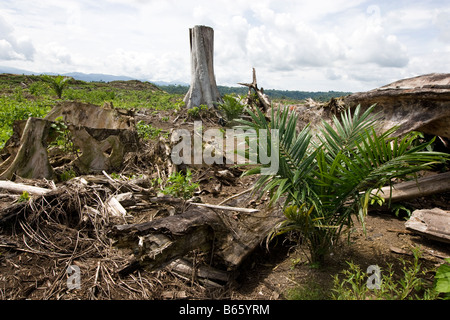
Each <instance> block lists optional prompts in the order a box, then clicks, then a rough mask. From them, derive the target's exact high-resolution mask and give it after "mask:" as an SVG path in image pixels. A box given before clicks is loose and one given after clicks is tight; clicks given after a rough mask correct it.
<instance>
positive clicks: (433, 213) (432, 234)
mask: <svg viewBox="0 0 450 320" xmlns="http://www.w3.org/2000/svg"><path fill="white" fill-rule="evenodd" d="M405 227H406V229H408V230H411V231H414V232H417V233H419V234H421V235H423V236H425V237H427V238H430V239H433V240H436V241H440V242H445V243H450V211H447V210H442V209H439V208H434V209H423V210H415V211H413V213H412V215H411V217H410V218H409V220H408V221H406V222H405Z"/></svg>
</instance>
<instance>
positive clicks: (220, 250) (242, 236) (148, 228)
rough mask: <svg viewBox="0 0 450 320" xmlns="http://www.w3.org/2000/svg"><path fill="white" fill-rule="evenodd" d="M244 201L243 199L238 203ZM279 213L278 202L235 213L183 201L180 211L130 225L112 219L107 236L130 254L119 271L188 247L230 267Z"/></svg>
mask: <svg viewBox="0 0 450 320" xmlns="http://www.w3.org/2000/svg"><path fill="white" fill-rule="evenodd" d="M245 202H248V199H245V200H244V201H243V202H242V203H245ZM283 219H284V216H283V214H282V211H281V210H280V209H278V208H270V209H266V210H264V211H261V212H258V213H253V214H246V215H241V216H239V217H236V216H232V215H227V214H223V213H222V212H221V210H217V209H214V210H213V209H211V208H208V207H204V206H189V207H188V208H187V209H186V211H185V212H184V213H182V214H178V215H174V216H169V217H165V218H161V219H156V220H153V221H150V222H145V223H141V224H131V225H116V226H114V227H113V229H112V231H111V233H110V236H111V237H112V238H115V239H116V240H117V242H116V245H117V246H118V247H119V248H128V249H131V250H132V252H134V254H135V260H133V261H132V262H131V263H130V264H129V265H128V266H126V267H125V268H123V269H122V270H120V271H119V275H121V276H123V275H126V274H128V273H130V272H133V271H134V270H136V269H138V268H141V267H145V268H147V269H150V270H155V269H158V268H160V267H164V266H166V265H167V264H169V263H170V262H171V261H173V260H175V259H178V258H182V257H183V256H185V255H186V254H187V253H189V252H191V251H192V250H194V249H199V250H200V251H202V252H205V253H211V254H212V257H211V258H212V261H213V264H214V266H219V265H220V266H221V267H220V268H222V267H223V269H226V270H228V271H231V270H235V269H236V268H238V267H239V265H240V264H241V263H242V262H243V260H244V259H245V258H246V257H247V256H248V255H249V254H250V253H251V252H253V250H254V249H256V248H257V247H258V246H259V245H261V243H262V242H263V241H264V239H265V238H266V236H267V234H268V233H269V231H271V230H272V229H273V228H274V227H275V226H276V225H277V224H278V223H279V222H281V221H283Z"/></svg>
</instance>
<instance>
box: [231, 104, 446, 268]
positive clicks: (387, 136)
mask: <svg viewBox="0 0 450 320" xmlns="http://www.w3.org/2000/svg"><path fill="white" fill-rule="evenodd" d="M373 108H374V106H372V107H371V108H369V109H368V110H367V111H366V112H364V113H362V114H361V113H360V107H359V106H358V107H357V108H356V110H355V111H354V113H353V115H352V113H351V111H350V110H348V111H346V112H344V113H342V114H341V118H340V119H338V118H337V117H336V116H335V117H334V118H333V123H332V125H330V124H328V123H326V122H323V124H322V127H321V128H319V129H320V134H319V135H318V136H317V137H315V138H316V139H313V138H314V137H313V135H312V133H311V131H310V128H309V126H306V127H305V128H304V129H303V130H302V131H300V132H297V129H296V128H297V119H298V115H297V114H296V113H295V112H291V111H290V110H289V108H279V109H278V110H277V111H274V110H273V109H272V116H271V121H270V122H269V121H267V120H266V117H265V115H264V114H263V113H262V112H261V111H260V110H259V109H257V110H256V111H257V113H256V114H255V113H253V112H252V111H251V110H248V113H249V114H250V115H251V117H252V119H253V122H250V121H245V120H242V119H237V120H236V121H237V122H238V123H241V124H243V129H254V130H255V131H256V132H258V131H259V130H261V129H264V130H266V131H267V132H271V131H273V130H278V133H279V139H278V140H279V141H271V135H270V134H268V136H267V137H263V138H264V139H266V141H267V144H266V145H267V146H268V148H267V149H268V154H269V153H271V152H275V151H276V150H277V149H273V148H272V146H275V145H278V146H279V148H278V162H279V163H278V164H279V165H278V171H277V172H274V173H273V174H265V175H260V177H259V179H258V180H257V183H256V185H255V188H256V190H259V191H260V194H261V195H263V194H264V193H265V192H268V193H269V195H270V200H271V203H275V202H276V201H278V200H279V199H281V197H285V200H283V203H284V209H285V210H284V214H285V217H286V219H285V220H284V221H283V222H282V223H280V224H279V225H278V226H277V228H276V229H275V230H274V231H273V232H272V233H271V235H270V236H269V237H268V239H269V240H270V239H273V238H275V237H276V236H277V235H279V234H282V233H285V232H290V231H293V230H296V231H299V232H300V233H301V239H302V241H303V242H304V243H305V244H306V245H307V246H308V248H309V252H310V257H309V258H310V260H311V262H319V263H322V262H323V260H324V258H325V256H326V254H327V253H329V252H330V250H331V249H332V247H333V246H334V245H335V244H336V243H337V241H338V240H339V239H340V235H341V234H342V232H343V231H344V230H348V229H349V228H350V227H351V226H352V225H353V222H354V221H355V220H354V219H353V217H354V216H355V218H357V219H359V220H360V222H361V223H362V224H363V226H364V217H365V215H366V214H367V210H368V206H369V205H370V200H371V198H372V191H374V190H377V189H379V188H381V187H383V186H385V185H391V184H392V181H393V179H396V178H400V177H406V176H408V175H413V174H414V173H416V172H419V171H421V170H426V169H429V168H430V167H431V166H432V165H434V164H436V163H443V162H444V161H445V160H446V159H448V158H449V155H448V154H445V153H438V152H430V151H427V147H428V146H429V145H430V144H431V143H432V142H433V141H430V142H426V143H422V144H417V145H416V143H417V141H416V136H415V134H409V135H406V136H405V137H403V138H395V137H392V135H391V134H392V133H393V132H394V131H395V130H396V128H393V129H392V130H389V131H387V132H384V133H381V134H379V133H377V132H376V131H375V130H374V124H375V122H376V117H374V116H372V115H371V112H372V110H373ZM259 138H261V137H259ZM249 148H252V147H251V144H250V146H249ZM271 149H273V150H271ZM256 151H257V150H251V149H249V150H247V152H248V154H250V155H251V154H252V153H254V152H256ZM271 158H274V157H273V156H271ZM270 166H271V163H269V164H267V165H260V166H259V167H257V168H253V169H250V170H248V171H247V173H246V174H257V173H261V169H262V168H265V167H266V168H267V167H270Z"/></svg>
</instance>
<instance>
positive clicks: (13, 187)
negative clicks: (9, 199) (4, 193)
mask: <svg viewBox="0 0 450 320" xmlns="http://www.w3.org/2000/svg"><path fill="white" fill-rule="evenodd" d="M0 189H4V190H8V191H11V192H14V193H23V192H28V193H29V194H36V195H43V194H46V193H47V192H50V191H52V189H46V188H41V187H35V186H29V185H25V184H22V183H16V182H12V181H4V180H0Z"/></svg>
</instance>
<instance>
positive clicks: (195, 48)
mask: <svg viewBox="0 0 450 320" xmlns="http://www.w3.org/2000/svg"><path fill="white" fill-rule="evenodd" d="M189 39H190V50H191V85H190V87H189V91H188V92H187V93H186V95H185V97H184V99H183V100H184V102H185V103H186V107H187V108H188V109H191V108H193V107H199V106H200V105H202V104H204V105H207V106H208V108H213V107H214V103H215V102H220V101H221V98H220V93H219V89H218V88H217V84H216V78H215V76H214V60H213V59H214V30H213V29H212V28H210V27H207V26H195V27H194V28H191V29H189Z"/></svg>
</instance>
